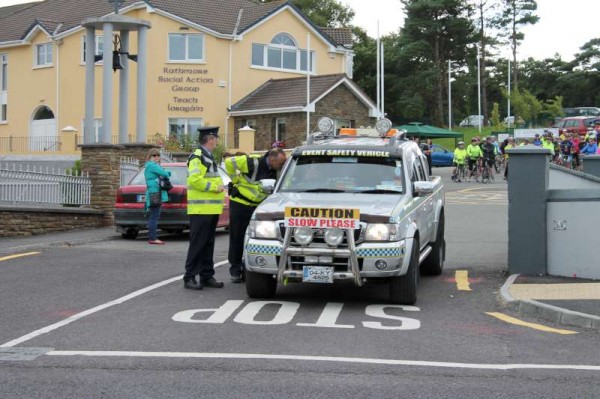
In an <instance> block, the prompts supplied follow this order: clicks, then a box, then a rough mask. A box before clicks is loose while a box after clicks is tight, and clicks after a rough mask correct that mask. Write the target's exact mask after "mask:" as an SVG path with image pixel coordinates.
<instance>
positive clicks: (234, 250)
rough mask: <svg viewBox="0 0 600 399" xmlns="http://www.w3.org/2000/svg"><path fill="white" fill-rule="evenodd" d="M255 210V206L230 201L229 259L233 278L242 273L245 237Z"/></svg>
mask: <svg viewBox="0 0 600 399" xmlns="http://www.w3.org/2000/svg"><path fill="white" fill-rule="evenodd" d="M255 209H256V207H255V206H249V205H244V204H240V203H239V202H236V201H229V253H228V256H227V258H228V260H229V264H230V265H231V267H230V268H229V273H231V275H232V276H238V275H240V274H241V273H242V269H243V260H242V256H243V254H244V236H245V234H246V229H247V228H248V225H249V224H250V218H251V217H252V213H254V210H255Z"/></svg>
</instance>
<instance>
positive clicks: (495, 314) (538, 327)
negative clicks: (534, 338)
mask: <svg viewBox="0 0 600 399" xmlns="http://www.w3.org/2000/svg"><path fill="white" fill-rule="evenodd" d="M486 314H488V315H490V316H492V317H495V318H497V319H500V320H502V321H505V322H507V323H510V324H515V325H517V326H522V327H529V328H533V329H534V330H539V331H545V332H551V333H555V334H561V335H571V334H577V332H576V331H571V330H560V329H558V328H552V327H547V326H543V325H541V324H536V323H528V322H526V321H523V320H519V319H515V318H514V317H510V316H507V315H505V314H503V313H498V312H487V313H486Z"/></svg>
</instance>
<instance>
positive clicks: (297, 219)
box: [285, 206, 360, 229]
mask: <svg viewBox="0 0 600 399" xmlns="http://www.w3.org/2000/svg"><path fill="white" fill-rule="evenodd" d="M359 221H360V210H359V209H352V208H304V207H294V206H288V207H286V208H285V226H286V227H314V228H321V229H327V228H330V229H331V228H340V229H357V228H358V222H359Z"/></svg>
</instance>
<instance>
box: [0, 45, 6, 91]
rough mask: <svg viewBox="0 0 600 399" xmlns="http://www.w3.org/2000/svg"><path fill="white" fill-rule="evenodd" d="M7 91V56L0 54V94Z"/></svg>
mask: <svg viewBox="0 0 600 399" xmlns="http://www.w3.org/2000/svg"><path fill="white" fill-rule="evenodd" d="M7 90H8V54H6V53H0V92H1V91H7Z"/></svg>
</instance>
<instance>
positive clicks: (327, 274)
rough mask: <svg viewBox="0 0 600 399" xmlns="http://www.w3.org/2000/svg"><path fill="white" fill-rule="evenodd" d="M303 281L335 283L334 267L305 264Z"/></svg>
mask: <svg viewBox="0 0 600 399" xmlns="http://www.w3.org/2000/svg"><path fill="white" fill-rule="evenodd" d="M302 281H303V282H305V283H328V284H331V283H333V267H327V266H304V268H303V269H302Z"/></svg>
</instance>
